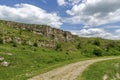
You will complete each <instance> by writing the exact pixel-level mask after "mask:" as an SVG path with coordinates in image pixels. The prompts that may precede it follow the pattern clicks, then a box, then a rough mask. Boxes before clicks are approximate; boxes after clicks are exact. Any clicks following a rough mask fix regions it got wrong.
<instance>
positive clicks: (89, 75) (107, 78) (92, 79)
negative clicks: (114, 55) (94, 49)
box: [77, 59, 120, 80]
mask: <svg viewBox="0 0 120 80" xmlns="http://www.w3.org/2000/svg"><path fill="white" fill-rule="evenodd" d="M77 80H120V59H115V60H109V61H102V62H97V63H95V64H92V65H91V66H89V67H88V68H87V69H86V70H85V71H84V72H83V74H82V76H79V77H78V79H77Z"/></svg>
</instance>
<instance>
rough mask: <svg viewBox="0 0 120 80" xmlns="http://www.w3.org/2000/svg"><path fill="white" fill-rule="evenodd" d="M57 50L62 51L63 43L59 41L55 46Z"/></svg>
mask: <svg viewBox="0 0 120 80" xmlns="http://www.w3.org/2000/svg"><path fill="white" fill-rule="evenodd" d="M55 50H56V51H61V50H62V45H61V44H60V43H57V44H56V47H55Z"/></svg>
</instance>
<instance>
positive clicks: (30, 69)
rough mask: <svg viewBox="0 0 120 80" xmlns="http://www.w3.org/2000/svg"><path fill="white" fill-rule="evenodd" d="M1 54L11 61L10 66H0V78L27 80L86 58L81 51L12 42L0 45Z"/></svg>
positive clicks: (1, 79)
mask: <svg viewBox="0 0 120 80" xmlns="http://www.w3.org/2000/svg"><path fill="white" fill-rule="evenodd" d="M6 53H12V54H13V55H7V54H6ZM0 56H2V57H4V58H5V61H7V62H9V63H10V65H9V66H8V67H2V66H0V80H12V79H13V80H25V79H27V78H29V77H32V76H34V75H36V74H39V73H42V72H46V71H48V70H51V69H53V68H55V67H59V66H62V65H65V64H68V63H71V62H75V61H78V60H80V59H84V58H85V57H84V56H82V55H81V54H80V53H79V52H73V53H71V54H66V52H64V51H61V52H58V51H55V50H52V49H47V48H38V47H30V46H25V45H24V46H22V45H17V47H13V45H12V43H11V44H1V45H0Z"/></svg>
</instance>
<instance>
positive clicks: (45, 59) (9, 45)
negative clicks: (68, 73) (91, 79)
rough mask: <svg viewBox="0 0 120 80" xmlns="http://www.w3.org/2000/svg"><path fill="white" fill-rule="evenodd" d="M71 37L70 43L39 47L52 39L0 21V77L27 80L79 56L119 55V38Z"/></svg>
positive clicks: (84, 57)
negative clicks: (41, 43)
mask: <svg viewBox="0 0 120 80" xmlns="http://www.w3.org/2000/svg"><path fill="white" fill-rule="evenodd" d="M16 25H17V23H16ZM19 25H20V24H19ZM73 38H74V41H72V42H69V41H60V40H58V41H57V42H56V44H55V47H52V48H49V47H40V46H39V43H38V41H43V42H44V41H50V40H52V39H53V38H47V37H44V36H43V35H39V34H34V33H33V32H30V31H29V30H22V29H15V28H12V27H10V26H8V25H6V24H5V23H2V22H0V80H26V79H27V78H29V77H32V76H33V75H36V74H39V73H42V72H45V71H48V70H50V69H54V68H55V67H59V66H62V65H65V64H68V63H71V62H75V61H78V60H81V59H86V58H91V57H92V58H93V57H102V56H118V55H120V41H117V40H106V39H101V38H83V37H78V36H75V35H74V36H73ZM11 39H13V40H11ZM32 43H33V44H32Z"/></svg>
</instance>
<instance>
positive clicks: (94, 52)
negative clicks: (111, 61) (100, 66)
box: [93, 48, 103, 56]
mask: <svg viewBox="0 0 120 80" xmlns="http://www.w3.org/2000/svg"><path fill="white" fill-rule="evenodd" d="M93 54H94V55H96V56H102V55H103V51H102V49H100V48H95V49H94V50H93Z"/></svg>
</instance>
